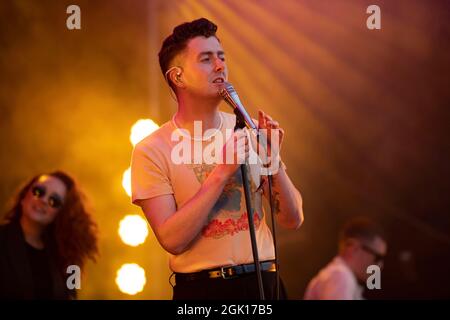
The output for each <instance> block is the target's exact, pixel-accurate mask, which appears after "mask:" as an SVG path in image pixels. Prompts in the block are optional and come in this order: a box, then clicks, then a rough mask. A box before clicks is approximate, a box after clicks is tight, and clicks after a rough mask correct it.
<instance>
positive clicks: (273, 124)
mask: <svg viewBox="0 0 450 320" xmlns="http://www.w3.org/2000/svg"><path fill="white" fill-rule="evenodd" d="M258 128H259V129H266V130H267V148H268V149H267V153H268V155H269V156H270V155H271V146H272V130H278V138H279V139H278V148H277V149H278V152H279V151H280V150H281V143H282V142H283V137H284V130H283V129H282V128H280V124H279V123H278V122H277V121H275V120H273V119H272V117H271V116H269V115H268V114H266V113H265V112H264V111H262V110H259V112H258Z"/></svg>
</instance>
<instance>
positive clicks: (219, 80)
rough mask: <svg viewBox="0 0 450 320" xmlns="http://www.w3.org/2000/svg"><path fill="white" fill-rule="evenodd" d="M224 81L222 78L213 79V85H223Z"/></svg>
mask: <svg viewBox="0 0 450 320" xmlns="http://www.w3.org/2000/svg"><path fill="white" fill-rule="evenodd" d="M224 82H225V79H224V78H216V79H214V81H213V83H224Z"/></svg>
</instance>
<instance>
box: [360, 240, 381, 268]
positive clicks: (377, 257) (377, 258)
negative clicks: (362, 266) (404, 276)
mask: <svg viewBox="0 0 450 320" xmlns="http://www.w3.org/2000/svg"><path fill="white" fill-rule="evenodd" d="M361 248H362V249H363V250H364V251H366V252H368V253H370V254H372V255H373V256H374V257H375V264H378V263H380V262H382V261H383V260H384V255H383V254H379V253H378V252H376V251H375V250H373V249H372V248H371V247H369V246H366V245H364V244H362V245H361Z"/></svg>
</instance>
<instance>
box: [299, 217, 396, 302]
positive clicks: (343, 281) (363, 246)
mask: <svg viewBox="0 0 450 320" xmlns="http://www.w3.org/2000/svg"><path fill="white" fill-rule="evenodd" d="M385 239H386V238H385V236H384V233H383V231H382V229H381V228H380V226H379V225H377V224H376V223H375V222H373V221H371V220H369V219H367V218H363V217H358V218H354V219H353V220H350V221H349V222H347V223H346V224H345V226H344V227H343V229H342V230H341V234H340V237H339V254H338V256H336V257H335V258H334V259H333V260H332V261H331V262H330V263H329V264H328V265H327V266H326V267H325V268H323V269H322V270H320V272H319V273H318V275H317V276H315V277H314V278H313V279H312V280H311V281H310V283H309V284H308V287H307V289H306V293H305V300H362V299H363V291H364V287H365V285H366V280H367V278H368V276H369V275H370V273H367V268H368V267H369V266H370V265H378V266H379V267H380V269H381V268H382V267H383V259H384V256H385V255H386V251H387V243H386V240H385Z"/></svg>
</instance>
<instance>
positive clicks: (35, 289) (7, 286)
mask: <svg viewBox="0 0 450 320" xmlns="http://www.w3.org/2000/svg"><path fill="white" fill-rule="evenodd" d="M1 221H2V223H1V226H0V252H1V254H0V298H3V299H5V298H6V299H73V298H76V296H77V295H76V290H75V289H69V288H68V287H67V284H66V278H67V277H68V276H70V274H68V273H67V272H66V271H67V267H68V266H70V265H77V266H78V267H79V268H80V269H81V270H83V265H84V263H85V262H86V259H88V258H90V259H92V260H95V258H96V256H97V254H98V248H97V226H96V224H95V222H94V221H93V220H92V218H91V215H90V213H89V212H88V211H87V210H86V207H85V197H84V195H83V193H82V192H81V190H80V189H79V188H78V186H77V184H76V182H75V180H74V179H73V178H72V177H70V176H69V175H68V174H67V173H65V172H62V171H55V172H52V173H49V174H41V175H37V176H35V177H33V178H32V179H31V180H30V181H29V182H28V183H26V185H25V186H24V187H23V188H21V189H20V191H19V192H18V193H17V195H16V196H15V197H14V198H13V206H12V208H11V209H10V210H9V211H8V212H7V213H6V215H5V216H4V217H3V218H2V219H1Z"/></svg>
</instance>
